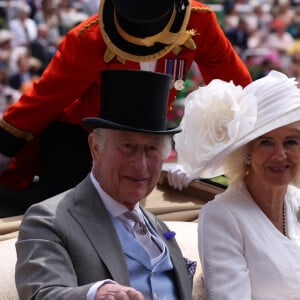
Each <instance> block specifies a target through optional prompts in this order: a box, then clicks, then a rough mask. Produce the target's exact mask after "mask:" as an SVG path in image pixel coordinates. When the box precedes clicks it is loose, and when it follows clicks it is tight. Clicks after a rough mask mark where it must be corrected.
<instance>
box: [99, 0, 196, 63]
mask: <svg viewBox="0 0 300 300" xmlns="http://www.w3.org/2000/svg"><path fill="white" fill-rule="evenodd" d="M190 11H191V6H190V4H189V0H163V1H162V0H130V1H129V0H127V1H126V0H101V1H100V8H99V22H100V29H101V33H102V36H103V39H104V41H105V43H106V45H107V47H108V48H109V49H110V51H111V52H112V53H114V54H116V55H118V56H120V57H122V58H125V59H129V60H132V61H149V60H154V59H158V58H160V57H162V56H164V55H165V54H166V53H167V52H169V51H170V50H172V49H173V48H174V47H175V46H176V45H178V44H183V43H184V41H185V40H186V39H187V33H186V27H187V24H188V21H189V17H190ZM180 41H183V42H182V43H181V42H180Z"/></svg>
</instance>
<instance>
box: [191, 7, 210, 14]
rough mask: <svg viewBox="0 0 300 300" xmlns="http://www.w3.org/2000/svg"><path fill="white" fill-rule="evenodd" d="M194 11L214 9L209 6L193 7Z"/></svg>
mask: <svg viewBox="0 0 300 300" xmlns="http://www.w3.org/2000/svg"><path fill="white" fill-rule="evenodd" d="M192 10H193V11H201V12H207V13H208V12H213V10H212V9H211V8H209V7H192Z"/></svg>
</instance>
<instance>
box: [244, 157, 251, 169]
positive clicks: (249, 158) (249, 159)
mask: <svg viewBox="0 0 300 300" xmlns="http://www.w3.org/2000/svg"><path fill="white" fill-rule="evenodd" d="M251 161H252V159H251V155H250V154H247V156H246V158H245V160H244V164H245V165H247V166H249V165H250V164H251Z"/></svg>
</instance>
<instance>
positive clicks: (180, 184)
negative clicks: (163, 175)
mask: <svg viewBox="0 0 300 300" xmlns="http://www.w3.org/2000/svg"><path fill="white" fill-rule="evenodd" d="M192 180H193V177H192V176H189V175H188V174H187V172H186V171H185V170H184V168H183V166H181V165H175V166H174V167H171V168H170V169H169V171H168V182H169V185H170V186H172V187H173V188H174V189H178V190H180V191H181V190H182V189H183V188H184V187H185V188H186V187H187V186H188V185H189V183H190V182H191V181H192Z"/></svg>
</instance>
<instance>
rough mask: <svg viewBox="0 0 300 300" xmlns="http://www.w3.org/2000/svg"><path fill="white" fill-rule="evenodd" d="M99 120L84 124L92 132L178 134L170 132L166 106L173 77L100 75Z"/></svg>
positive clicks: (129, 72) (114, 72)
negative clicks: (94, 130) (98, 130)
mask: <svg viewBox="0 0 300 300" xmlns="http://www.w3.org/2000/svg"><path fill="white" fill-rule="evenodd" d="M101 76H102V78H101V82H102V88H101V106H100V115H99V118H94V117H88V118H85V119H83V124H84V125H85V126H86V127H88V128H90V129H93V128H97V127H102V128H110V129H118V130H126V131H136V132H144V133H155V134H175V133H178V132H180V131H181V129H179V128H172V129H167V128H166V126H167V104H168V97H169V90H170V86H171V82H172V80H171V77H170V76H169V75H166V74H163V73H155V72H148V71H137V70H104V71H102V72H101Z"/></svg>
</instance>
